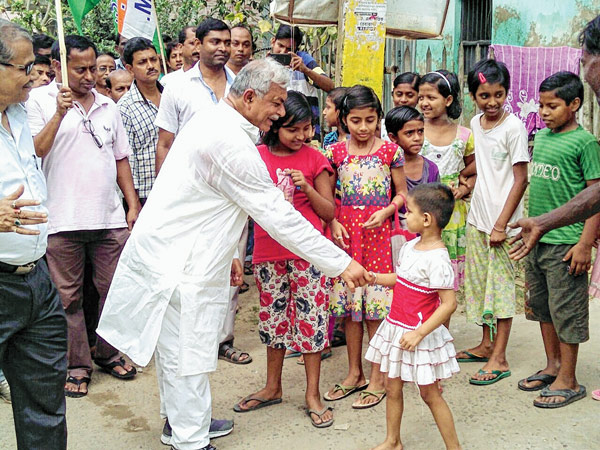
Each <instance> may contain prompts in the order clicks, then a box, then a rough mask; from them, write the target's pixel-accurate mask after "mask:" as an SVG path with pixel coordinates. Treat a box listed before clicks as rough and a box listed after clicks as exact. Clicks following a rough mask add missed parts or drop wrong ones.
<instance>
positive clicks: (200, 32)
mask: <svg viewBox="0 0 600 450" xmlns="http://www.w3.org/2000/svg"><path fill="white" fill-rule="evenodd" d="M225 30H227V31H230V30H229V26H228V25H227V24H226V23H225V22H223V21H222V20H219V19H213V18H212V17H208V18H207V19H204V20H203V21H202V22H200V25H198V27H197V28H196V38H197V39H198V40H199V41H200V42H202V41H203V40H204V38H205V37H206V35H207V34H208V33H210V32H211V31H225ZM184 40H185V39H184Z"/></svg>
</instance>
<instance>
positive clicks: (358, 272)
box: [340, 260, 374, 292]
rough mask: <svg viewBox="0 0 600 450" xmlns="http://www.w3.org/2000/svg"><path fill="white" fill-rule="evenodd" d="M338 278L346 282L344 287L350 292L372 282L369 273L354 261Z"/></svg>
mask: <svg viewBox="0 0 600 450" xmlns="http://www.w3.org/2000/svg"><path fill="white" fill-rule="evenodd" d="M340 276H341V277H342V279H343V280H344V281H345V282H346V285H347V286H348V288H349V289H350V291H351V292H354V290H355V289H356V288H357V287H360V286H364V285H365V284H369V283H371V282H373V280H374V277H373V275H372V274H371V272H368V271H367V270H365V268H364V267H363V266H361V265H360V264H359V263H357V262H356V261H355V260H352V261H351V262H350V264H349V265H348V267H346V270H344V271H343V272H342V274H341V275H340Z"/></svg>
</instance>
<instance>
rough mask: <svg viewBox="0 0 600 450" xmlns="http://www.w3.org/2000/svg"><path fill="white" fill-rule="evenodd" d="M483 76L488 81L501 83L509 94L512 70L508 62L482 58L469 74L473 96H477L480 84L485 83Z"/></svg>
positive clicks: (468, 78)
mask: <svg viewBox="0 0 600 450" xmlns="http://www.w3.org/2000/svg"><path fill="white" fill-rule="evenodd" d="M479 74H482V75H483V76H482V77H480V76H479ZM481 78H483V79H485V82H486V83H490V84H494V83H499V84H500V86H502V87H503V88H504V89H505V90H506V93H507V94H508V90H509V89H510V72H509V71H508V67H506V64H504V63H503V62H502V61H496V60H495V59H482V60H481V61H479V62H477V63H475V65H474V66H473V67H472V68H471V70H470V71H469V75H468V76H467V85H468V86H469V92H470V93H471V94H472V95H473V97H475V94H476V93H477V89H479V86H480V85H482V84H483V83H482V80H481Z"/></svg>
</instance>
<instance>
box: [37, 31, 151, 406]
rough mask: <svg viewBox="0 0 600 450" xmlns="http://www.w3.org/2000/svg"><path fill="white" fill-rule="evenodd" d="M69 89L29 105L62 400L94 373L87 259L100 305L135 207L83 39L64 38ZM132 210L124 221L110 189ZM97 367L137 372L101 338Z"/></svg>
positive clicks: (112, 112)
mask: <svg viewBox="0 0 600 450" xmlns="http://www.w3.org/2000/svg"><path fill="white" fill-rule="evenodd" d="M65 45H66V48H67V57H68V59H67V61H68V63H67V70H68V74H69V86H68V87H66V86H63V87H62V88H61V89H60V90H59V89H58V86H57V84H56V82H53V83H51V84H49V85H48V86H45V87H41V88H37V89H36V90H35V91H33V93H32V95H31V96H30V99H29V101H28V102H27V114H28V117H29V125H30V127H31V131H32V133H33V134H34V135H35V137H34V145H35V150H36V154H37V156H38V157H40V158H43V161H42V169H43V171H44V175H46V183H47V186H48V210H49V212H50V219H49V223H48V234H49V236H48V251H47V254H46V257H47V261H48V267H49V269H50V275H51V277H52V280H53V282H54V284H55V285H56V287H57V289H58V291H59V293H60V297H61V300H62V302H63V306H64V308H65V312H66V313H67V323H68V326H69V353H68V361H69V374H68V375H69V376H68V378H67V382H66V384H65V394H66V395H67V396H69V397H82V396H84V395H86V394H87V387H88V385H89V382H90V378H91V374H92V355H91V352H90V347H89V343H88V339H87V332H86V328H85V321H84V313H83V309H82V285H83V271H84V263H85V260H86V257H87V258H88V259H89V260H90V262H91V264H92V267H93V282H94V285H95V286H96V289H97V290H98V293H99V296H100V298H99V304H98V307H99V312H101V311H102V306H103V303H104V299H105V298H106V294H107V293H108V288H109V285H110V282H111V280H112V276H113V273H114V270H115V267H116V265H117V261H118V258H119V255H120V253H121V250H122V248H123V246H124V245H125V241H126V240H127V238H128V236H129V231H128V228H129V229H131V227H133V224H134V222H135V221H136V219H137V215H138V213H139V210H140V203H139V200H138V197H137V194H136V192H135V189H134V186H133V180H132V177H131V169H130V167H129V162H128V159H127V157H128V156H129V155H130V153H131V150H130V147H129V142H128V139H127V134H126V133H125V130H124V128H123V123H122V121H121V116H120V114H119V110H118V108H117V105H115V103H114V102H113V101H112V100H110V99H109V98H108V97H105V96H103V95H101V94H99V93H97V92H96V91H95V90H94V89H93V87H94V83H95V71H96V47H95V46H94V44H93V43H92V42H91V41H90V40H89V39H87V38H85V37H83V36H66V37H65ZM52 53H53V55H52V56H53V60H54V61H53V63H54V64H56V67H55V71H56V74H57V81H58V82H62V79H61V76H60V74H61V71H60V56H59V49H58V44H57V43H56V44H55V45H54V47H53V48H52ZM115 182H116V183H117V184H118V185H119V187H120V188H121V191H122V192H123V195H124V197H125V201H126V202H127V204H128V206H129V211H128V213H127V216H126V215H125V212H124V210H123V205H122V204H121V200H120V198H119V196H118V194H117V191H116V189H115ZM93 357H94V361H95V362H96V364H97V365H98V366H100V367H101V368H102V369H104V370H106V371H107V372H109V373H110V374H111V375H113V376H115V377H117V378H120V379H128V378H132V377H133V376H135V373H136V372H135V368H134V367H133V366H131V365H130V364H127V363H126V362H125V361H124V360H123V358H121V356H120V355H119V352H118V351H117V350H116V349H115V348H113V347H111V346H110V345H108V344H107V343H106V342H104V341H103V340H102V339H98V342H97V344H96V351H95V354H94V355H93Z"/></svg>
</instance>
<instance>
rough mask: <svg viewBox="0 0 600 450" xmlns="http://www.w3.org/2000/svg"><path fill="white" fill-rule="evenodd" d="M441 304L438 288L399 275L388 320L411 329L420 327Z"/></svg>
mask: <svg viewBox="0 0 600 450" xmlns="http://www.w3.org/2000/svg"><path fill="white" fill-rule="evenodd" d="M439 306H440V295H439V294H438V291H437V289H431V288H428V287H425V286H419V285H418V284H414V283H411V282H410V281H408V280H406V279H404V278H402V277H400V276H399V277H398V278H397V279H396V285H395V286H394V299H393V300H392V306H391V308H390V313H389V314H388V316H387V318H386V320H387V321H388V322H390V323H393V324H394V325H399V326H401V327H404V328H408V329H409V330H414V329H416V328H418V327H419V326H420V325H421V324H423V323H425V322H426V321H427V319H429V318H430V317H431V316H432V315H433V313H434V312H435V310H436V309H438V307H439Z"/></svg>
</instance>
